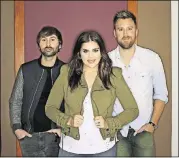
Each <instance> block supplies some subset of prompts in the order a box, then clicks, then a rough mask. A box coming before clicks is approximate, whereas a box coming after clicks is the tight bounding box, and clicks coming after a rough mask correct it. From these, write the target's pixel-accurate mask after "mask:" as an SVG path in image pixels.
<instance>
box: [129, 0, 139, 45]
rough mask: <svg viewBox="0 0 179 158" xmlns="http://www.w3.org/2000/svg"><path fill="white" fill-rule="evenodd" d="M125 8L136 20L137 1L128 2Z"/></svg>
mask: <svg viewBox="0 0 179 158" xmlns="http://www.w3.org/2000/svg"><path fill="white" fill-rule="evenodd" d="M127 8H128V10H129V11H131V12H132V13H133V14H134V15H135V16H136V19H137V18H138V17H137V15H138V7H137V1H129V0H128V2H127ZM135 43H136V44H137V39H136V42H135Z"/></svg>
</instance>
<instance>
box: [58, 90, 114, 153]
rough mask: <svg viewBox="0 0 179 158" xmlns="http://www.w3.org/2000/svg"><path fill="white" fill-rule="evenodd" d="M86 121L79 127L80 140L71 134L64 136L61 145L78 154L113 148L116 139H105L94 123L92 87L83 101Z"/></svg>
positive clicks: (99, 151) (64, 148)
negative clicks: (70, 135)
mask: <svg viewBox="0 0 179 158" xmlns="http://www.w3.org/2000/svg"><path fill="white" fill-rule="evenodd" d="M83 108H84V113H83V116H84V121H83V124H82V125H81V126H80V127H79V133H80V140H75V139H73V138H72V137H69V136H63V137H64V138H63V142H62V141H61V143H60V147H61V148H62V143H63V150H65V151H67V152H71V153H76V154H97V153H101V152H105V151H107V150H109V149H111V148H112V147H113V146H114V145H115V140H113V141H110V138H106V139H105V140H103V138H102V136H101V133H100V131H99V128H97V127H96V125H95V123H94V115H93V108H92V103H91V89H89V91H88V94H87V96H86V97H85V100H84V102H83Z"/></svg>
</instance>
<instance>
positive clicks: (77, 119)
mask: <svg viewBox="0 0 179 158" xmlns="http://www.w3.org/2000/svg"><path fill="white" fill-rule="evenodd" d="M83 120H84V117H83V116H82V115H75V116H74V119H73V118H72V117H70V119H69V120H68V123H67V125H69V126H72V127H80V126H81V125H82V123H83Z"/></svg>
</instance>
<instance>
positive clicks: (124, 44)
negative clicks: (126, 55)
mask: <svg viewBox="0 0 179 158" xmlns="http://www.w3.org/2000/svg"><path fill="white" fill-rule="evenodd" d="M126 39H127V40H128V41H125V40H126ZM135 40H136V37H135V38H134V39H132V38H131V37H123V38H122V40H120V41H119V40H118V44H119V46H121V47H122V48H123V49H130V48H131V47H132V46H133V45H134V43H135Z"/></svg>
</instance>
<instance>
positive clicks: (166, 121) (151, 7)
mask: <svg viewBox="0 0 179 158" xmlns="http://www.w3.org/2000/svg"><path fill="white" fill-rule="evenodd" d="M170 16H171V12H170V2H169V1H153V2H152V1H147V2H144V1H139V2H138V27H139V38H138V43H139V45H142V46H145V47H148V48H151V49H153V50H154V51H156V52H157V53H158V54H159V55H160V57H161V59H162V61H163V64H164V69H165V72H166V78H167V86H168V90H169V102H168V103H167V105H166V107H165V110H164V113H163V115H162V117H161V120H160V122H159V128H158V129H157V130H156V132H155V142H156V154H157V156H171V128H172V120H171V110H172V104H171V80H172V78H171V70H172V69H171V22H170V19H171V18H170Z"/></svg>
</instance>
